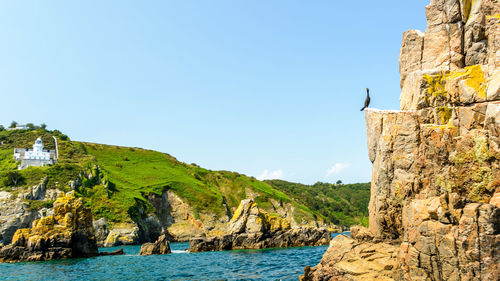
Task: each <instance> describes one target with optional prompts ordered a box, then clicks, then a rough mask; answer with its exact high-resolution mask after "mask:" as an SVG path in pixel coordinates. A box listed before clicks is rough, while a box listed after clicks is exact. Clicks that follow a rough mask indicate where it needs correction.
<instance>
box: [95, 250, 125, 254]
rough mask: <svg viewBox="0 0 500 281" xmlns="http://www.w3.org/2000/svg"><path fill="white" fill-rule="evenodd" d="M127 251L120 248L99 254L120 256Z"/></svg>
mask: <svg viewBox="0 0 500 281" xmlns="http://www.w3.org/2000/svg"><path fill="white" fill-rule="evenodd" d="M124 254H125V252H124V251H123V249H118V250H114V251H112V252H101V253H99V256H120V255H124Z"/></svg>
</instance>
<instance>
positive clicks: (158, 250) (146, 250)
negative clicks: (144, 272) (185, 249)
mask: <svg viewBox="0 0 500 281" xmlns="http://www.w3.org/2000/svg"><path fill="white" fill-rule="evenodd" d="M171 252H172V251H171V250H170V244H169V243H168V239H167V236H166V235H161V236H160V237H158V240H156V242H154V243H144V244H142V246H141V251H140V252H139V255H141V256H148V255H165V254H170V253H171Z"/></svg>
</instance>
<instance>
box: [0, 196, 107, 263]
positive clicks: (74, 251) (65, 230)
mask: <svg viewBox="0 0 500 281" xmlns="http://www.w3.org/2000/svg"><path fill="white" fill-rule="evenodd" d="M97 255H98V251H97V244H96V242H95V239H94V229H93V226H92V214H91V212H90V209H88V208H85V207H84V205H83V201H82V199H81V198H76V197H75V196H74V194H73V193H68V194H66V195H65V196H64V197H60V198H59V199H57V200H56V201H55V202H54V215H50V216H47V217H43V218H41V219H38V220H35V221H34V222H33V226H32V227H31V228H23V229H19V230H17V231H16V233H15V234H14V237H13V239H12V243H11V244H10V245H8V246H5V247H2V248H1V249H0V261H2V262H16V261H41V260H52V259H60V258H76V257H91V256H97Z"/></svg>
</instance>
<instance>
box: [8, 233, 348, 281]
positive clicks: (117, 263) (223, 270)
mask: <svg viewBox="0 0 500 281" xmlns="http://www.w3.org/2000/svg"><path fill="white" fill-rule="evenodd" d="M343 234H347V235H349V234H350V233H343ZM336 235H338V234H333V235H332V236H336ZM119 248H123V250H124V251H125V255H121V256H102V257H94V258H86V259H65V260H57V261H45V262H22V263H0V280H49V281H56V280H298V278H299V275H302V274H304V266H306V265H308V266H311V267H312V266H315V265H316V264H318V262H319V261H320V260H321V257H322V256H323V254H324V253H325V251H326V249H327V248H328V246H318V247H297V248H280V249H263V250H235V251H222V252H203V253H190V252H189V251H188V248H189V243H170V248H171V250H172V253H171V254H168V255H152V256H139V251H140V249H141V246H124V247H115V248H102V249H100V250H101V251H113V250H116V249H119Z"/></svg>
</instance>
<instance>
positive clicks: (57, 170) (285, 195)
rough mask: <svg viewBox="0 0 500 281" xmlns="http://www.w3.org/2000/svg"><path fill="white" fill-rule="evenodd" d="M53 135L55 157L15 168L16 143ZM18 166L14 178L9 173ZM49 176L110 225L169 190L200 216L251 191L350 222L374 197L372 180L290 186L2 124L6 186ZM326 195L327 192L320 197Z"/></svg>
mask: <svg viewBox="0 0 500 281" xmlns="http://www.w3.org/2000/svg"><path fill="white" fill-rule="evenodd" d="M53 136H55V137H56V138H57V139H58V148H59V159H58V163H57V164H55V165H52V166H47V167H29V168H27V169H24V170H20V171H17V170H16V167H17V164H16V163H15V162H14V160H13V157H12V151H13V148H15V147H20V148H29V147H31V146H32V145H33V142H34V141H35V139H36V138H38V137H41V138H42V140H43V142H44V145H45V147H46V148H47V149H54V140H53ZM13 173H15V177H16V182H13V181H12V180H9V179H10V178H9V177H12V176H13ZM44 178H47V189H54V188H57V189H59V190H62V191H69V190H70V189H71V186H72V188H73V189H75V191H76V195H77V196H80V197H84V198H85V202H86V204H87V206H88V207H90V208H91V209H92V213H93V215H94V217H95V218H96V219H99V218H106V219H107V220H108V222H110V223H112V224H113V223H122V222H131V221H136V220H137V219H138V218H140V217H141V216H144V215H145V214H149V213H152V212H154V211H155V208H154V206H153V205H152V204H151V203H150V202H149V201H148V200H147V198H148V196H150V195H153V194H154V195H161V194H162V193H163V192H165V191H166V190H171V191H173V192H174V193H175V194H177V195H178V196H179V197H180V198H182V200H184V201H185V202H186V203H188V204H189V206H191V208H192V212H193V215H194V216H195V218H198V216H199V214H200V213H213V214H214V215H216V216H221V215H226V214H227V213H228V212H232V210H234V209H235V208H236V207H237V206H238V204H239V203H240V201H241V200H243V199H245V198H247V197H250V196H251V197H255V201H256V202H258V203H259V206H261V207H262V208H263V209H264V210H266V211H268V212H269V213H274V212H275V210H274V206H275V205H276V204H279V205H283V204H285V203H289V204H291V206H292V208H293V216H294V219H295V221H296V222H298V223H303V222H310V221H314V220H316V221H320V222H321V221H323V222H330V223H337V224H344V225H351V224H353V223H359V222H363V216H364V215H365V213H366V212H365V213H364V210H366V208H367V205H368V197H369V192H368V190H369V188H368V187H367V188H366V189H365V188H364V186H368V185H366V184H361V185H341V186H337V185H331V186H330V185H328V184H322V185H314V186H305V185H299V184H295V186H294V188H287V187H286V186H284V185H283V184H279V182H278V181H269V182H263V181H259V180H257V179H255V178H253V177H248V176H245V175H242V174H239V173H235V172H229V171H211V170H207V169H204V168H201V167H199V166H198V165H196V164H186V163H182V162H180V161H178V160H177V159H175V158H174V157H172V156H170V155H168V154H165V153H161V152H157V151H152V150H146V149H141V148H132V147H119V146H111V145H102V144H93V143H84V142H76V141H71V140H69V138H68V137H67V136H65V135H63V134H62V133H60V132H59V131H48V130H46V129H42V128H39V129H32V130H30V129H28V130H11V131H7V130H3V131H0V190H4V191H9V192H14V193H15V192H16V190H18V187H20V186H23V187H29V186H34V185H36V184H38V183H39V182H40V181H41V180H42V179H44ZM282 183H285V182H282ZM298 193H300V194H301V195H303V196H297V194H298ZM320 197H324V198H322V199H321V200H316V199H315V198H320ZM271 200H273V201H274V202H275V203H276V204H274V205H273V204H271ZM27 203H28V204H30V206H31V205H33V207H37V206H38V205H40V204H39V203H37V202H27ZM50 203H52V202H50ZM363 204H364V205H363ZM42 205H44V206H45V205H48V204H42ZM323 208H325V209H324V210H323Z"/></svg>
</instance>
